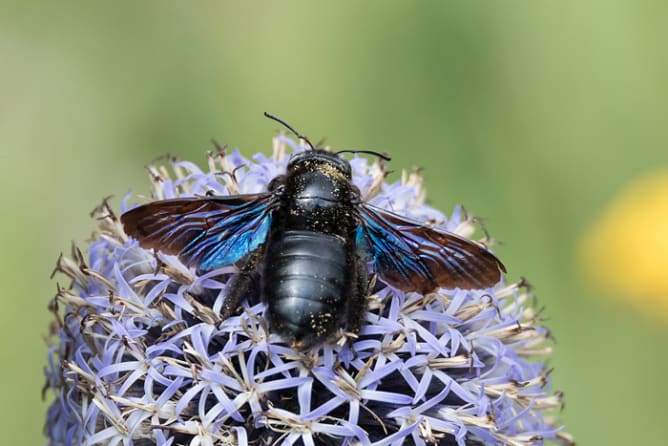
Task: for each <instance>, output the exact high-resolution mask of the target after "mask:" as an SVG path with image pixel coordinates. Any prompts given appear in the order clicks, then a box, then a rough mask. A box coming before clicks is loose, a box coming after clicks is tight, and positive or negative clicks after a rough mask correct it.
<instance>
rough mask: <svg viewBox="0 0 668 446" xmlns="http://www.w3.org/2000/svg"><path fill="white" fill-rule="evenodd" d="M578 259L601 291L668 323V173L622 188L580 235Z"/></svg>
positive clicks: (647, 177) (650, 176)
mask: <svg viewBox="0 0 668 446" xmlns="http://www.w3.org/2000/svg"><path fill="white" fill-rule="evenodd" d="M579 254H580V255H579V257H580V260H582V265H584V269H585V271H586V273H587V274H588V276H589V277H591V278H592V279H593V280H594V281H595V282H596V283H597V284H598V285H600V286H602V287H603V288H604V289H605V290H606V291H614V293H613V294H614V295H615V296H618V297H622V298H625V299H628V300H630V301H631V302H632V303H634V304H637V305H638V306H640V307H641V308H644V309H646V310H647V311H649V312H650V313H652V314H655V315H656V316H660V317H668V172H661V173H658V174H652V175H647V176H644V177H641V178H639V179H637V180H635V181H633V182H631V183H630V184H629V185H628V186H626V188H625V189H624V190H623V191H622V193H621V194H620V195H619V196H618V197H617V198H616V199H615V200H614V201H613V203H612V204H611V205H610V207H609V208H608V209H607V210H606V211H605V212H604V214H603V215H602V216H601V217H600V219H599V220H598V221H596V222H595V223H594V224H593V225H592V226H591V227H590V229H589V231H588V232H587V233H586V234H585V236H584V238H583V240H582V242H581V244H580V250H579Z"/></svg>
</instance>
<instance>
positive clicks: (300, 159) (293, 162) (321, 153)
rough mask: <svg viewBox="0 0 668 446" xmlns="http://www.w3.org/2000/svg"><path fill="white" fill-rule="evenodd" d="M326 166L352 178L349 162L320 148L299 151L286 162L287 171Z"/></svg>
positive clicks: (323, 167)
mask: <svg viewBox="0 0 668 446" xmlns="http://www.w3.org/2000/svg"><path fill="white" fill-rule="evenodd" d="M328 168H330V169H331V168H334V169H336V170H337V171H339V172H340V173H341V174H343V175H344V176H345V177H346V178H348V179H350V178H352V171H351V169H350V163H349V162H348V161H347V160H345V159H344V158H341V157H340V156H338V155H337V154H336V153H332V152H328V151H326V150H322V149H313V150H307V151H305V152H299V153H297V154H295V155H293V156H292V158H290V162H289V163H288V172H295V171H299V170H314V169H328Z"/></svg>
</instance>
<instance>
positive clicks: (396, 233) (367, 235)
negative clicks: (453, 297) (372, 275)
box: [358, 203, 506, 293]
mask: <svg viewBox="0 0 668 446" xmlns="http://www.w3.org/2000/svg"><path fill="white" fill-rule="evenodd" d="M359 210H360V219H361V224H360V228H359V230H358V243H359V244H362V245H364V246H366V249H367V250H368V251H369V254H370V255H371V256H372V258H373V260H374V267H375V269H376V271H377V272H378V274H379V275H380V276H381V277H382V278H383V280H384V281H385V282H387V283H389V284H390V285H392V286H394V287H395V288H399V289H401V290H404V291H418V292H421V293H427V292H430V291H434V290H435V289H437V288H439V287H441V288H449V289H452V288H463V289H482V288H488V287H490V286H492V285H494V284H496V283H497V282H498V281H499V280H500V279H501V271H503V272H505V271H506V269H505V267H504V266H503V264H502V263H501V262H500V261H499V260H498V259H497V258H496V257H494V254H492V253H491V252H489V251H488V250H487V249H486V248H485V247H484V246H482V245H481V244H479V243H476V242H473V241H471V240H468V239H466V238H463V237H460V236H458V235H455V234H453V233H451V232H447V231H444V230H442V229H438V228H434V227H431V226H426V225H425V224H423V223H420V222H418V221H415V220H411V219H408V218H406V217H402V216H400V215H397V214H394V213H392V212H389V211H386V210H384V209H380V208H377V207H375V206H371V205H369V204H366V203H364V204H362V205H360V207H359Z"/></svg>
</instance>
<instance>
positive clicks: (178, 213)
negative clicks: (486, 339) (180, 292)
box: [121, 113, 505, 349]
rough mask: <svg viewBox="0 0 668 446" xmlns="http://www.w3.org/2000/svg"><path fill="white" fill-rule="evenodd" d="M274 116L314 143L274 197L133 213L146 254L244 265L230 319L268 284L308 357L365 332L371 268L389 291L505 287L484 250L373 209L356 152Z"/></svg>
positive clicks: (233, 290) (202, 265)
mask: <svg viewBox="0 0 668 446" xmlns="http://www.w3.org/2000/svg"><path fill="white" fill-rule="evenodd" d="M265 116H267V117H268V118H271V119H273V120H275V121H278V122H280V123H281V124H282V125H284V126H285V127H287V128H288V129H289V130H290V131H292V132H293V133H294V134H295V135H296V136H297V137H298V138H299V139H302V140H304V141H306V142H307V143H308V145H309V147H310V150H307V151H305V152H301V153H297V154H295V155H293V156H292V158H291V159H290V161H289V163H288V166H287V172H286V173H285V174H284V175H280V176H278V177H276V178H274V179H273V181H271V183H270V184H269V186H268V190H267V191H266V192H262V193H257V194H244V195H231V196H200V197H191V198H175V199H168V200H161V201H156V202H153V203H148V204H145V205H142V206H139V207H136V208H134V209H131V210H129V211H127V212H125V213H124V214H123V215H122V217H121V221H122V223H123V226H124V227H125V230H126V232H127V233H128V234H129V235H130V236H132V237H134V238H136V239H137V240H138V241H139V243H140V245H141V246H142V247H144V248H153V249H156V250H158V251H161V252H163V253H166V254H175V255H177V256H179V258H180V259H181V260H182V261H183V262H184V263H185V264H186V265H188V266H192V267H196V268H198V269H199V270H200V271H207V270H213V269H215V268H219V267H222V266H225V265H231V264H235V263H237V262H241V267H240V272H239V273H238V274H237V275H235V276H234V277H233V278H232V279H231V284H230V287H229V288H228V289H229V290H230V291H229V293H228V296H227V297H226V300H225V303H224V305H223V309H222V315H221V316H222V317H223V318H227V317H229V316H231V315H232V314H233V313H234V312H235V311H237V308H238V307H239V305H240V304H241V302H242V301H243V300H244V298H245V297H247V293H248V290H249V289H251V288H252V287H253V286H256V287H257V285H258V282H259V287H258V288H257V289H258V290H259V293H260V296H261V298H262V300H263V302H265V303H266V305H267V310H266V313H265V317H266V319H267V321H268V323H269V328H270V330H272V331H273V332H275V333H278V334H279V335H281V336H282V337H283V339H285V340H286V341H288V342H289V343H290V344H291V345H292V346H293V347H296V348H298V349H308V348H311V347H314V346H317V345H319V344H320V343H322V342H324V341H325V340H327V339H328V338H329V337H330V336H331V335H333V334H334V333H335V332H336V331H337V330H338V329H339V328H345V329H347V330H348V331H350V332H353V333H354V332H357V331H358V330H359V328H360V324H361V321H362V318H363V315H364V313H365V307H366V304H365V303H366V297H367V288H368V278H367V262H368V261H369V260H371V261H372V262H373V270H374V272H375V273H376V274H377V275H378V276H380V278H381V279H382V280H383V281H384V282H385V283H387V284H389V285H391V286H393V287H396V288H398V289H401V290H403V291H417V292H420V293H427V292H431V291H434V290H436V289H437V288H439V287H442V288H449V289H453V288H463V289H479V288H487V287H490V286H492V285H494V284H495V283H497V282H498V281H499V280H500V277H501V272H502V271H503V272H505V268H504V266H503V264H502V263H501V262H500V261H499V260H498V259H497V258H496V257H495V256H494V255H493V254H492V253H491V252H489V251H488V250H487V249H486V248H485V247H484V246H482V245H480V244H478V243H476V242H473V241H471V240H468V239H465V238H463V237H460V236H458V235H455V234H452V233H450V232H447V231H444V230H442V229H439V228H436V227H432V226H427V225H425V224H423V223H421V222H418V221H414V220H411V219H409V218H406V217H403V216H400V215H397V214H395V213H392V212H390V211H388V210H385V209H381V208H378V207H376V206H372V205H370V204H368V203H365V202H363V201H362V200H361V198H360V192H359V190H358V189H357V188H356V187H355V186H354V185H353V184H352V174H351V168H350V164H349V163H348V161H346V160H345V159H344V158H342V157H341V156H340V154H341V153H343V152H350V151H340V152H337V153H332V152H328V151H325V150H322V149H317V148H315V147H314V146H313V145H312V144H311V143H310V141H309V140H308V138H306V137H304V136H302V135H301V134H299V133H298V132H297V131H295V130H294V129H293V128H292V127H290V125H288V124H287V123H285V122H284V121H282V120H280V119H279V118H277V117H275V116H272V115H269V114H267V113H265ZM358 152H366V153H374V154H375V155H378V156H381V157H383V158H385V159H388V160H389V158H387V157H386V156H385V155H381V154H377V153H375V152H369V151H358Z"/></svg>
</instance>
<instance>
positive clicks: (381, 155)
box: [335, 149, 392, 161]
mask: <svg viewBox="0 0 668 446" xmlns="http://www.w3.org/2000/svg"><path fill="white" fill-rule="evenodd" d="M339 153H366V154H368V155H374V156H377V157H378V158H381V159H384V160H385V161H391V160H392V158H390V156H389V155H388V154H387V153H378V152H374V151H373V150H353V149H345V150H339V151H338V152H336V153H335V155H338V154H339Z"/></svg>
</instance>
